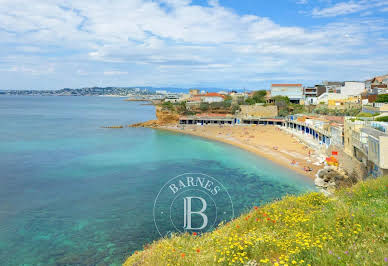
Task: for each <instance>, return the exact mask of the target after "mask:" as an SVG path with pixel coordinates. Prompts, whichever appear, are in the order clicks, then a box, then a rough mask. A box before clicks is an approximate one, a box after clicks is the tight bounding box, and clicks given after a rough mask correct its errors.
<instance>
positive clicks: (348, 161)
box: [326, 145, 367, 181]
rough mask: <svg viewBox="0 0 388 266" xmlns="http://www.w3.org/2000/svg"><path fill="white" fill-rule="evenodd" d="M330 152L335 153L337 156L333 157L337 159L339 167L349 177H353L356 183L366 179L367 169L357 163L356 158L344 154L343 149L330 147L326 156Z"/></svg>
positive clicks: (329, 154)
mask: <svg viewBox="0 0 388 266" xmlns="http://www.w3.org/2000/svg"><path fill="white" fill-rule="evenodd" d="M332 151H337V152H338V156H337V155H335V156H334V157H336V158H337V159H338V163H339V166H340V167H341V168H342V169H344V170H345V171H346V172H347V173H348V175H349V176H354V177H355V178H357V180H358V181H360V180H364V179H366V177H367V168H366V166H365V165H364V164H363V163H361V162H359V161H358V160H357V159H356V158H354V157H352V156H350V155H348V154H346V153H345V152H344V150H343V148H341V147H338V146H334V145H331V146H330V147H329V148H328V149H327V150H326V152H327V156H331V152H332Z"/></svg>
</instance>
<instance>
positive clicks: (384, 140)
mask: <svg viewBox="0 0 388 266" xmlns="http://www.w3.org/2000/svg"><path fill="white" fill-rule="evenodd" d="M387 131H388V123H386V122H376V121H364V120H358V119H355V118H346V119H345V126H344V134H345V135H344V137H345V142H344V151H345V152H346V153H347V154H348V155H350V156H353V157H354V158H356V159H357V160H358V161H360V162H362V163H363V164H364V166H365V168H366V170H367V173H368V175H373V176H381V175H385V174H388V134H387Z"/></svg>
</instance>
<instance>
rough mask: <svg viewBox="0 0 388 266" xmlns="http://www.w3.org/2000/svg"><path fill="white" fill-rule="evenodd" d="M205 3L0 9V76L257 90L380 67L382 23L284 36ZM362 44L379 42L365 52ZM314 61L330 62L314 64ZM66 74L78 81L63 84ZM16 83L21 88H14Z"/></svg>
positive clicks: (63, 3) (17, 2)
mask: <svg viewBox="0 0 388 266" xmlns="http://www.w3.org/2000/svg"><path fill="white" fill-rule="evenodd" d="M373 1H374V0H373ZM352 3H353V4H352V5H350V6H349V5H345V4H343V5H335V6H333V7H332V8H331V9H330V10H327V9H326V10H325V9H320V10H318V9H317V10H315V12H316V14H318V16H330V15H331V14H338V13H341V12H342V14H345V13H346V12H349V10H352V12H356V11H355V10H357V9H360V6H359V3H358V2H357V3H356V2H352ZM208 4H209V5H208V6H196V5H192V4H191V1H188V0H158V1H146V0H131V1H127V0H116V1H111V0H94V1H92V0H84V1H70V0H50V1H36V3H35V5H34V6H33V5H31V4H30V2H29V1H27V0H0V5H1V7H2V8H1V9H0V25H2V28H4V29H6V31H0V38H1V40H2V43H3V44H4V45H2V47H3V49H2V51H0V58H1V57H2V55H4V56H5V55H7V60H0V69H10V68H11V67H13V66H24V68H22V67H18V68H15V71H20V73H25V80H26V81H25V83H27V82H28V75H27V74H28V73H33V72H32V71H30V72H29V71H27V70H28V69H38V70H39V71H38V72H39V73H44V72H45V71H44V68H45V67H44V66H47V65H51V66H55V67H53V68H52V69H51V71H47V69H46V73H49V74H52V77H53V78H52V79H53V82H54V81H60V82H58V84H59V85H58V86H71V85H72V84H74V85H73V86H79V85H77V84H81V83H82V84H84V85H88V84H85V83H87V82H88V80H87V79H89V82H91V80H93V79H95V78H98V79H99V80H101V82H102V83H103V82H104V78H106V79H105V82H109V81H111V80H110V79H109V77H110V78H113V77H112V76H117V77H115V78H117V79H120V80H122V85H134V84H137V85H155V86H160V85H161V86H163V85H174V84H175V85H179V86H193V85H195V84H209V85H212V86H217V85H219V86H228V85H229V84H230V86H238V85H239V84H240V85H244V84H246V85H247V86H248V85H249V86H255V84H256V83H257V82H258V81H265V80H266V81H268V82H271V80H281V79H283V78H289V79H290V80H294V79H295V77H297V79H302V78H303V76H304V75H305V76H306V77H310V78H311V79H312V78H313V77H316V78H317V79H320V77H321V74H322V72H327V73H328V74H329V73H331V74H332V75H333V77H332V78H333V79H335V78H336V77H337V76H339V75H340V73H341V69H345V70H346V71H347V72H346V73H344V75H348V73H349V75H353V76H351V77H349V78H354V76H356V75H357V73H358V72H359V71H361V69H359V68H358V64H357V59H359V60H360V62H361V60H363V61H362V62H363V63H362V67H363V68H364V67H365V64H366V63H365V62H369V63H370V66H373V67H374V68H376V67H379V68H381V69H383V68H384V67H385V68H387V66H383V65H381V66H376V64H375V62H376V60H377V58H380V60H381V52H382V51H384V49H385V48H387V47H386V44H387V40H386V39H385V37H384V36H383V34H382V33H384V32H386V30H387V28H386V26H385V21H384V20H367V19H363V20H346V21H342V22H336V23H331V24H328V25H322V26H315V27H306V28H303V27H289V26H282V25H279V24H277V23H275V22H274V21H272V20H271V19H270V18H263V17H259V16H255V15H239V14H237V13H236V12H234V11H233V10H231V9H226V8H224V7H223V6H221V5H220V3H219V2H218V1H209V2H208ZM375 5H377V2H375ZM341 10H342V11H341ZM344 10H347V11H344ZM371 37H373V38H379V40H380V41H379V42H377V43H374V44H373V45H371V42H370V40H371ZM21 53H28V54H29V57H25V56H24V55H23V54H21ZM31 54H32V55H31ZM322 58H330V60H328V61H325V62H326V65H324V64H323V63H317V62H322ZM360 66H361V64H360ZM46 68H47V67H46ZM0 72H1V70H0ZM3 72H4V71H3ZM73 73H76V74H77V75H76V76H77V77H79V78H80V80H76V79H68V78H66V77H73V76H74V75H73ZM101 73H102V74H103V75H101ZM285 73H286V74H285ZM0 75H2V74H1V73H0ZM5 77H6V76H5ZM6 78H7V77H6ZM332 78H330V79H332ZM306 79H307V78H306ZM17 82H19V80H18V81H16V84H20V85H18V86H22V85H21V84H23V80H22V79H20V83H17ZM64 82H74V83H72V84H69V85H68V84H67V83H65V84H64ZM115 82H116V80H115ZM9 83H10V84H15V82H13V83H12V81H11V80H10V81H9ZM116 84H117V83H115V85H116ZM105 85H111V84H105ZM117 85H119V84H117ZM244 86H245V85H244Z"/></svg>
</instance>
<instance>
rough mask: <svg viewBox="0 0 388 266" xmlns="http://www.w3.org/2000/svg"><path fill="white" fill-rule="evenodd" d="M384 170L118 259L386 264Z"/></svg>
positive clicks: (387, 194) (142, 261)
mask: <svg viewBox="0 0 388 266" xmlns="http://www.w3.org/2000/svg"><path fill="white" fill-rule="evenodd" d="M387 237H388V176H387V177H383V178H380V179H377V180H369V181H367V182H363V183H359V184H357V185H355V186H354V187H353V188H350V189H344V190H342V191H339V192H337V193H336V195H335V197H334V198H332V199H328V198H326V197H324V196H323V195H322V194H319V193H309V194H306V195H303V196H299V197H296V196H288V197H285V198H284V199H282V200H280V201H277V202H274V203H271V204H268V205H265V206H263V207H259V208H257V207H254V208H253V209H252V210H251V211H250V212H249V213H247V214H245V215H242V216H240V217H239V218H237V219H235V220H233V221H231V222H229V223H227V224H224V225H220V226H219V227H218V229H217V230H215V231H213V232H211V233H206V234H203V235H195V236H194V235H188V234H185V235H179V236H174V237H172V238H169V239H162V240H159V241H156V242H154V243H153V244H152V245H149V246H147V247H145V250H143V251H139V252H135V253H134V254H133V255H132V256H131V257H129V258H128V259H127V261H126V262H125V264H124V265H215V264H221V265H229V264H232V265H242V264H243V265H271V264H273V265H293V264H298V265H309V264H310V265H388V238H387Z"/></svg>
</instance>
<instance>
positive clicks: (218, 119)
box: [179, 113, 285, 126]
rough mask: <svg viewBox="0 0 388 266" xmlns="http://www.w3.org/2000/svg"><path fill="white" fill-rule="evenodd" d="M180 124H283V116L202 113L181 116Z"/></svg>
mask: <svg viewBox="0 0 388 266" xmlns="http://www.w3.org/2000/svg"><path fill="white" fill-rule="evenodd" d="M179 124H180V125H224V124H227V125H278V126H285V120H284V119H283V118H260V117H249V118H248V117H247V118H242V117H239V116H233V115H226V114H212V113H208V114H207V113H203V114H197V115H193V116H181V117H180V118H179Z"/></svg>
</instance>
